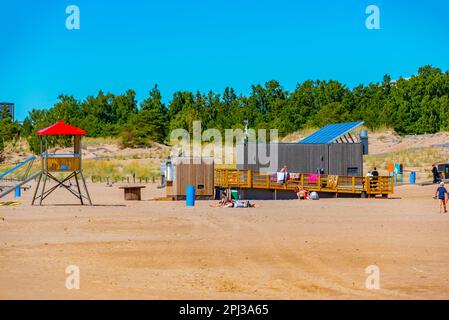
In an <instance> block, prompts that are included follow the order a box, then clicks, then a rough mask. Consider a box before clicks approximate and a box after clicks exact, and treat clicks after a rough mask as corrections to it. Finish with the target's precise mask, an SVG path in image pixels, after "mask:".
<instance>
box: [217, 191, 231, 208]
mask: <svg viewBox="0 0 449 320" xmlns="http://www.w3.org/2000/svg"><path fill="white" fill-rule="evenodd" d="M228 200H229V198H228V194H227V193H226V191H223V192H222V193H221V200H220V201H219V202H218V204H219V205H225V204H226V203H227V202H228Z"/></svg>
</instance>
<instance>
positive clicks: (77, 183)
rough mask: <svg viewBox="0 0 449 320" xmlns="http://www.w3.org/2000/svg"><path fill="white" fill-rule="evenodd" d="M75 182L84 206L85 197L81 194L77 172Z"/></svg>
mask: <svg viewBox="0 0 449 320" xmlns="http://www.w3.org/2000/svg"><path fill="white" fill-rule="evenodd" d="M75 181H76V187H77V188H78V194H79V197H80V201H81V205H83V204H84V202H83V195H82V194H81V189H80V183H79V181H78V174H77V172H76V171H75Z"/></svg>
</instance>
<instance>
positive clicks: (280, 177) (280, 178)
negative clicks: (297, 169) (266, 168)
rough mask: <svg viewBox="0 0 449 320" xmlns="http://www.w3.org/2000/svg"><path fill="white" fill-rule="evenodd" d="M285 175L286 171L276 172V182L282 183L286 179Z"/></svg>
mask: <svg viewBox="0 0 449 320" xmlns="http://www.w3.org/2000/svg"><path fill="white" fill-rule="evenodd" d="M286 177H287V173H285V172H278V173H277V181H278V183H283V182H284V181H285V180H286V179H285V178H286Z"/></svg>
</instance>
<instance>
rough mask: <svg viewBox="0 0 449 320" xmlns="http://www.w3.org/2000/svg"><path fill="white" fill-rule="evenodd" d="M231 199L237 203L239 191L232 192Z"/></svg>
mask: <svg viewBox="0 0 449 320" xmlns="http://www.w3.org/2000/svg"><path fill="white" fill-rule="evenodd" d="M231 199H232V200H234V201H237V200H238V199H239V191H238V190H231Z"/></svg>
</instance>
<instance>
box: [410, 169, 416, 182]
mask: <svg viewBox="0 0 449 320" xmlns="http://www.w3.org/2000/svg"><path fill="white" fill-rule="evenodd" d="M415 181H416V172H415V171H412V172H410V184H415Z"/></svg>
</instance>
